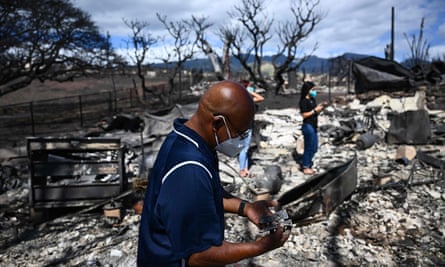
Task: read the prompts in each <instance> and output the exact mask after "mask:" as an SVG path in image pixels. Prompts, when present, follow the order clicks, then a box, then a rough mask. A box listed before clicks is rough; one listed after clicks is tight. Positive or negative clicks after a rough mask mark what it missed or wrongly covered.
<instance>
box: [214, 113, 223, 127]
mask: <svg viewBox="0 0 445 267" xmlns="http://www.w3.org/2000/svg"><path fill="white" fill-rule="evenodd" d="M222 126H224V120H223V118H221V117H220V116H213V128H214V129H215V131H217V130H218V129H219V128H221V127H222Z"/></svg>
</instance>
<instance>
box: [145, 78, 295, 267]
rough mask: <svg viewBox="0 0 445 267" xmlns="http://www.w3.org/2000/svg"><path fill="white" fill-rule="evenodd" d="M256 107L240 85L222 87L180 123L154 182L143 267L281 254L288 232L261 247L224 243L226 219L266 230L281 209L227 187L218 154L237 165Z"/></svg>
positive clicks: (163, 150)
mask: <svg viewBox="0 0 445 267" xmlns="http://www.w3.org/2000/svg"><path fill="white" fill-rule="evenodd" d="M254 112H255V106H254V103H253V101H252V98H251V97H250V95H249V93H248V92H247V90H245V88H244V87H243V86H242V85H240V84H239V83H236V82H232V81H222V82H218V83H216V84H215V85H213V86H212V87H210V88H209V89H208V91H207V92H206V93H205V94H204V95H203V96H202V97H201V99H200V101H199V105H198V109H197V110H196V112H195V113H194V114H193V116H192V117H191V118H190V119H189V120H185V119H176V120H175V121H174V125H173V126H174V130H173V131H172V132H171V133H170V134H169V135H168V136H167V138H166V140H165V141H164V143H163V145H162V147H161V149H160V151H159V153H158V156H157V159H156V162H155V164H154V166H153V169H152V170H151V172H150V175H149V178H148V187H147V191H146V195H145V199H144V206H143V212H142V217H141V222H140V231H139V243H138V266H139V267H142V266H156V267H160V266H178V267H179V266H223V265H225V264H230V263H234V262H237V261H240V260H242V259H244V258H249V257H254V256H258V255H260V254H263V253H265V252H267V251H270V250H273V249H275V248H278V247H281V246H282V245H283V244H284V242H285V241H286V240H287V239H288V237H289V231H284V230H283V228H282V227H281V226H280V227H278V229H277V230H276V231H275V232H273V233H270V234H269V235H266V236H264V237H262V238H260V239H258V240H256V241H252V242H246V243H232V242H227V241H225V240H224V226H225V223H224V212H231V213H238V214H239V215H240V216H246V217H248V218H249V220H250V221H252V222H253V223H255V224H256V225H258V226H260V218H261V217H262V216H267V215H271V212H270V210H269V207H271V206H274V205H276V204H277V203H276V202H275V201H257V202H253V203H249V202H247V201H245V200H241V199H239V198H236V197H234V196H231V195H230V194H229V193H227V192H225V191H224V190H223V188H222V187H221V183H220V177H219V171H218V158H217V153H216V151H219V152H221V153H224V154H226V155H228V156H231V157H235V156H236V155H237V154H238V153H239V151H240V150H241V149H242V148H243V147H242V144H243V143H244V142H243V140H242V139H243V138H244V137H245V133H246V131H247V130H248V129H249V128H250V126H251V124H252V121H253V118H254Z"/></svg>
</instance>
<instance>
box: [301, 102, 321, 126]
mask: <svg viewBox="0 0 445 267" xmlns="http://www.w3.org/2000/svg"><path fill="white" fill-rule="evenodd" d="M316 106H317V102H316V101H315V98H313V97H310V98H309V99H307V98H303V99H301V101H300V112H301V113H302V114H303V113H304V112H308V111H312V110H313V109H314V108H315V107H316ZM317 117H318V114H314V115H312V116H309V117H307V118H306V119H303V123H309V124H311V125H312V126H313V127H314V129H315V130H317V124H318V122H317Z"/></svg>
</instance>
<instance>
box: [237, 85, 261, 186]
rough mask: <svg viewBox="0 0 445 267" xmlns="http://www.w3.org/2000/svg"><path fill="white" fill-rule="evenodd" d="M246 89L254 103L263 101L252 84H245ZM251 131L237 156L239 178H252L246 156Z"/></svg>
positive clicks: (251, 129)
mask: <svg viewBox="0 0 445 267" xmlns="http://www.w3.org/2000/svg"><path fill="white" fill-rule="evenodd" d="M246 89H247V91H248V92H249V94H250V95H251V96H252V99H253V102H254V103H258V102H261V101H264V97H263V96H262V95H260V94H258V93H256V92H255V87H254V84H253V83H252V82H249V83H248V84H247V86H246ZM252 131H253V126H252V127H251V128H250V130H249V131H248V134H247V137H246V138H245V139H244V149H243V150H241V152H240V153H239V155H238V161H239V175H240V176H241V177H252V175H251V173H250V172H249V156H248V152H249V147H250V141H251V139H252Z"/></svg>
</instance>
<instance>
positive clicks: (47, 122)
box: [0, 89, 138, 141]
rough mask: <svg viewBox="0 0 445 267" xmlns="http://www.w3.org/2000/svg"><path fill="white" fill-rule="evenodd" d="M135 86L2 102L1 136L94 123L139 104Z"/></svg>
mask: <svg viewBox="0 0 445 267" xmlns="http://www.w3.org/2000/svg"><path fill="white" fill-rule="evenodd" d="M137 103H138V101H137V95H136V92H135V91H134V89H121V90H116V91H114V92H102V93H97V94H87V95H78V96H70V97H64V98H58V99H50V100H41V101H34V102H27V103H22V104H15V105H8V106H0V125H1V126H0V138H1V139H2V140H3V141H17V140H21V139H23V138H24V137H26V136H47V135H53V134H56V133H62V132H69V131H74V130H77V129H79V128H82V127H91V126H94V124H95V123H96V122H97V121H99V120H100V119H102V118H103V117H106V116H110V115H112V114H114V113H116V112H119V111H121V110H123V109H128V108H132V107H135V106H136V105H137Z"/></svg>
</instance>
